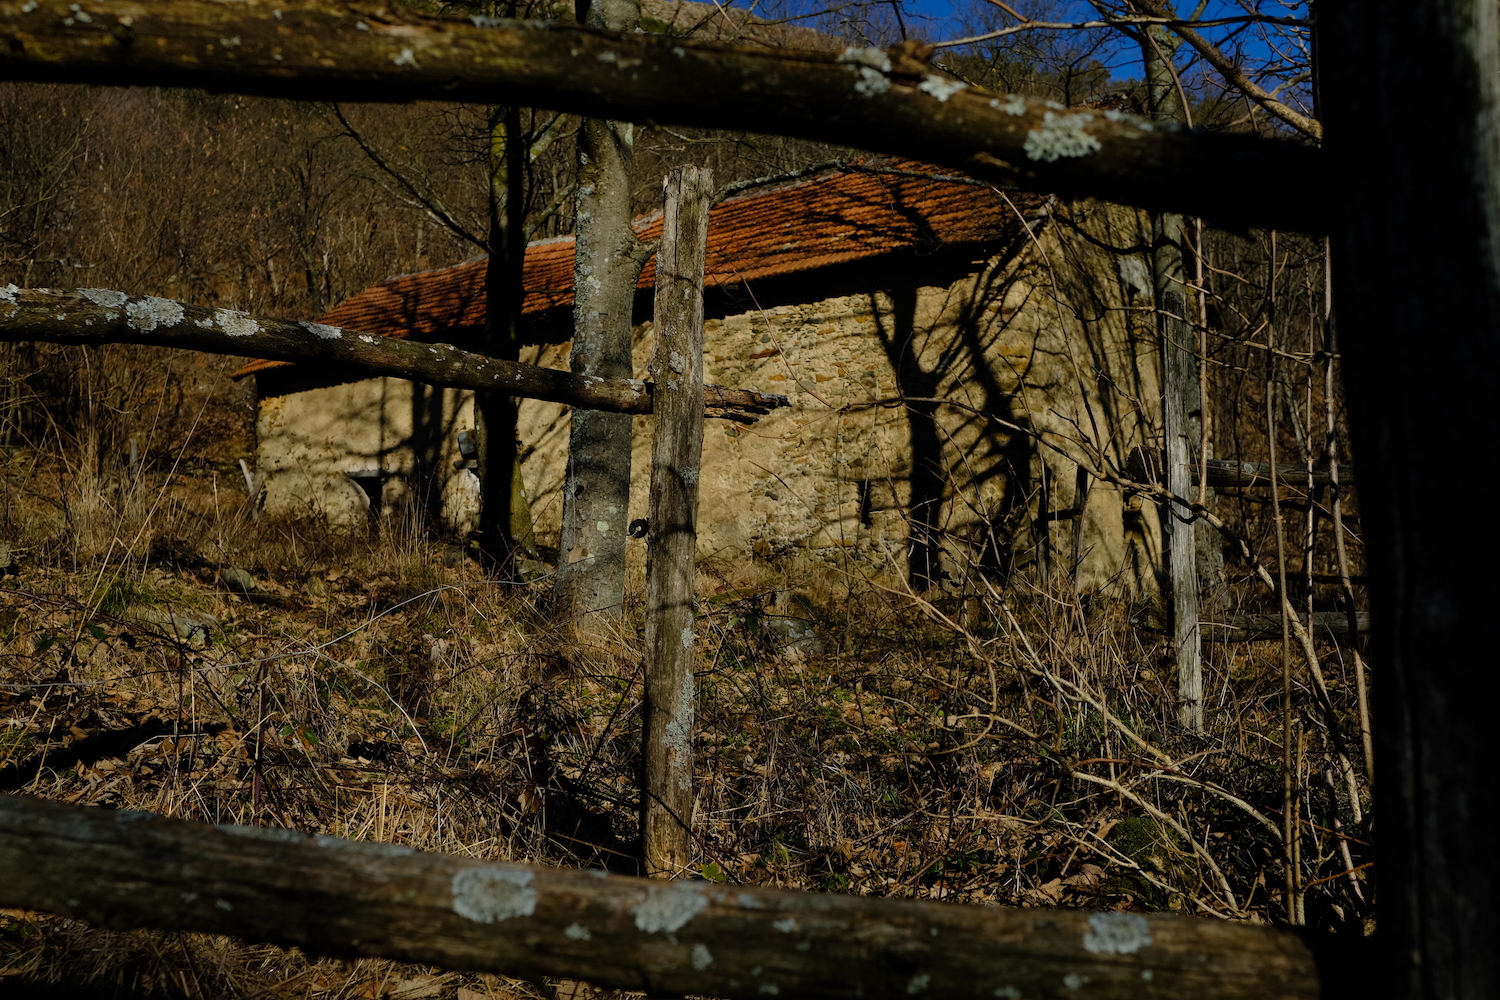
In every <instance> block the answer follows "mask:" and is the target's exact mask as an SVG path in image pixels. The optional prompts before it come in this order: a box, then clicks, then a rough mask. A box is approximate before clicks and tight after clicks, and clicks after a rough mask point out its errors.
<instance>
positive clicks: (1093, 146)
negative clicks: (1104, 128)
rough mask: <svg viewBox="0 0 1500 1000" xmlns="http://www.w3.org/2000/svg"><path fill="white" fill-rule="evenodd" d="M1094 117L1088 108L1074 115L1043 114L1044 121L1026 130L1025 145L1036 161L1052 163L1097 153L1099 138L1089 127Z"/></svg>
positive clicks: (1028, 154)
mask: <svg viewBox="0 0 1500 1000" xmlns="http://www.w3.org/2000/svg"><path fill="white" fill-rule="evenodd" d="M1093 120H1094V116H1093V115H1092V114H1089V113H1088V112H1086V111H1080V112H1078V113H1076V114H1071V115H1059V114H1054V113H1053V112H1051V111H1048V112H1047V113H1046V114H1045V115H1043V116H1042V124H1041V125H1040V126H1038V127H1037V128H1034V129H1032V130H1031V131H1030V132H1027V133H1026V142H1025V144H1024V145H1023V146H1022V147H1021V148H1022V149H1023V150H1025V152H1026V155H1027V156H1029V157H1031V158H1032V159H1033V160H1041V161H1043V162H1046V163H1052V162H1055V161H1057V160H1060V159H1062V158H1063V157H1069V158H1076V157H1079V156H1087V155H1088V154H1090V153H1097V152H1098V151H1099V149H1100V148H1101V147H1100V146H1099V140H1098V139H1095V138H1094V137H1093V136H1091V135H1089V134H1088V132H1087V131H1085V128H1086V127H1087V126H1088V125H1089V123H1090V122H1092V121H1093Z"/></svg>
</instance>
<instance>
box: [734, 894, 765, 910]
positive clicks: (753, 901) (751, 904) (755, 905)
mask: <svg viewBox="0 0 1500 1000" xmlns="http://www.w3.org/2000/svg"><path fill="white" fill-rule="evenodd" d="M736 902H738V903H739V904H740V905H741V906H743V907H744V908H745V909H747V910H763V909H765V907H766V904H765V903H762V902H761V901H760V900H759V899H757V898H756V897H754V896H752V895H750V894H749V893H748V892H742V893H740V894H739V896H738V897H737V898H736Z"/></svg>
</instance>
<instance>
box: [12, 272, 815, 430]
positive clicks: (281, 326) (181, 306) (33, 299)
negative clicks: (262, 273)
mask: <svg viewBox="0 0 1500 1000" xmlns="http://www.w3.org/2000/svg"><path fill="white" fill-rule="evenodd" d="M4 340H15V341H47V342H50V343H55V344H85V345H91V346H95V347H98V346H102V345H105V344H152V345H156V346H159V347H181V348H186V349H188V350H193V351H204V352H207V353H209V354H228V355H233V356H236V357H254V358H266V359H268V360H272V361H318V362H322V363H324V364H333V365H339V366H342V367H344V368H346V369H348V370H350V371H354V372H359V373H360V374H362V375H364V376H366V377H369V376H375V375H392V376H395V377H396V378H406V379H412V380H414V381H417V382H426V383H427V384H429V385H438V386H447V387H450V388H455V389H476V390H485V389H497V388H498V389H503V390H505V391H506V392H507V393H509V394H510V395H512V396H521V397H524V398H527V399H544V400H548V401H550V402H554V403H568V404H570V405H573V406H582V407H587V408H588V409H591V410H608V411H610V412H612V413H650V412H651V409H652V403H651V393H652V386H651V384H650V383H649V382H641V381H638V380H636V379H624V378H616V379H606V378H596V377H593V376H587V375H574V374H572V373H571V372H565V371H560V370H558V369H555V368H539V367H537V366H536V365H528V364H522V363H521V362H518V361H503V360H501V359H498V358H489V357H485V356H484V355H482V354H471V353H469V352H468V351H460V350H459V349H457V348H456V347H451V346H449V345H447V344H419V343H416V342H414V341H409V340H397V339H394V338H391V337H379V336H374V335H371V334H367V333H360V332H359V331H358V330H344V329H341V328H339V327H334V326H325V325H323V324H321V323H294V322H291V321H289V320H282V319H273V318H271V317H268V316H251V315H249V314H247V313H242V312H237V311H235V310H233V309H208V308H204V307H202V306H193V305H188V304H187V303H184V302H177V301H174V300H172V299H161V298H156V297H155V296H151V295H126V294H125V293H124V292H117V291H114V290H112V289H106V288H79V289H55V288H16V287H15V286H14V285H9V286H0V341H4ZM703 388H704V414H705V415H706V416H711V417H727V418H731V419H734V420H739V421H741V422H743V423H750V422H753V421H754V420H755V419H756V418H757V417H758V416H761V415H764V414H766V413H769V412H770V411H771V410H773V409H775V408H777V407H781V406H786V405H787V398H786V397H785V396H778V395H772V394H769V393H763V392H754V391H751V390H747V389H726V388H724V387H722V386H716V385H710V386H704V387H703Z"/></svg>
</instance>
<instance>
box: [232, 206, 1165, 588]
mask: <svg viewBox="0 0 1500 1000" xmlns="http://www.w3.org/2000/svg"><path fill="white" fill-rule="evenodd" d="M1037 228H1038V233H1037V235H1036V236H1035V237H1030V236H1028V237H1024V238H1023V239H1022V240H1020V241H1018V243H1017V245H1016V246H1014V247H1013V248H1011V251H1010V252H1009V253H1007V254H1005V255H1002V256H1001V257H998V258H995V259H993V260H990V261H979V262H976V263H975V265H974V266H973V268H972V270H971V273H969V274H967V275H964V276H963V277H961V278H960V279H959V280H957V281H955V282H953V283H952V284H950V285H946V286H932V285H925V286H924V285H919V284H918V280H917V279H915V278H913V279H908V278H907V277H906V276H905V275H903V274H902V273H900V272H899V270H898V271H896V272H894V273H892V272H878V273H876V272H872V282H878V283H879V285H880V286H881V287H880V290H878V291H877V290H872V291H870V292H868V293H857V294H842V295H836V296H833V297H829V298H826V299H822V300H820V301H815V302H807V303H799V304H778V305H768V306H767V307H766V308H764V309H753V310H751V311H748V312H744V313H740V314H738V315H732V316H728V317H724V318H721V319H711V320H709V321H708V323H707V324H706V330H705V341H706V348H705V359H704V360H705V372H706V377H707V379H708V381H710V382H714V383H717V384H720V385H725V386H731V387H738V388H753V389H760V390H763V391H767V392H779V393H785V394H786V395H787V396H788V397H789V399H790V400H791V404H792V405H791V406H790V407H789V408H787V409H784V410H778V411H776V412H775V413H773V414H772V415H770V416H767V417H763V418H762V419H761V420H760V421H759V422H757V423H755V424H753V425H740V424H735V423H732V422H730V421H724V420H709V421H708V422H707V423H706V424H705V439H704V457H703V468H702V472H701V476H700V483H701V511H700V527H699V553H700V558H701V559H702V560H703V561H704V564H705V567H706V568H707V570H708V571H709V572H710V573H717V574H718V575H720V576H721V577H723V578H724V579H725V580H726V581H727V582H730V583H737V582H740V581H741V578H744V577H746V576H748V575H753V573H755V572H772V573H776V574H784V575H785V576H786V577H787V578H788V579H797V580H804V581H805V580H811V579H813V578H822V579H823V580H824V581H825V582H826V581H827V580H828V579H829V578H831V577H832V578H837V577H856V578H861V577H863V578H871V579H875V580H878V581H879V582H882V583H884V584H887V585H893V586H900V585H903V582H904V581H905V580H906V579H907V578H908V575H909V570H910V568H911V562H912V558H913V552H914V551H915V552H916V553H917V557H918V560H919V565H927V566H930V567H931V571H932V576H934V577H937V578H939V579H941V581H942V582H943V583H944V585H945V586H948V587H959V586H963V585H964V584H965V582H966V581H972V580H974V579H976V573H975V571H976V569H980V568H990V569H994V568H997V567H998V568H1001V569H1008V570H1009V571H1010V572H1021V573H1025V574H1026V575H1028V576H1029V577H1031V578H1032V579H1036V578H1038V577H1041V576H1045V577H1048V578H1050V579H1051V580H1053V581H1056V582H1064V581H1070V582H1072V583H1073V584H1075V585H1076V586H1078V587H1079V588H1080V589H1083V590H1102V591H1106V592H1114V593H1135V592H1139V591H1141V590H1151V589H1154V582H1153V573H1154V572H1155V568H1156V567H1157V565H1158V564H1159V537H1158V534H1159V533H1158V529H1157V526H1156V523H1155V516H1154V513H1153V512H1152V511H1151V510H1150V509H1147V510H1144V511H1142V510H1140V509H1139V503H1138V502H1134V501H1132V500H1130V499H1129V498H1126V497H1124V496H1123V495H1122V494H1121V493H1120V491H1119V490H1118V489H1116V488H1115V487H1113V486H1111V485H1109V484H1107V483H1102V482H1099V481H1097V480H1094V481H1092V484H1091V486H1090V488H1089V490H1088V494H1087V499H1086V502H1085V504H1084V510H1083V516H1082V517H1081V518H1077V517H1063V518H1059V519H1056V520H1040V519H1039V517H1040V515H1041V514H1042V513H1044V511H1053V512H1056V511H1066V510H1068V509H1070V508H1074V507H1075V506H1076V499H1077V498H1076V494H1075V490H1076V484H1077V482H1078V476H1077V474H1076V472H1077V468H1078V462H1079V461H1080V460H1082V461H1084V462H1085V464H1087V465H1089V466H1091V467H1098V468H1113V469H1116V470H1122V469H1123V467H1124V464H1125V460H1126V456H1127V455H1128V454H1129V452H1130V449H1131V448H1132V447H1135V446H1137V445H1150V444H1153V442H1154V443H1155V444H1156V446H1157V447H1159V437H1160V428H1159V417H1158V414H1159V411H1160V402H1159V394H1160V388H1159V379H1158V375H1157V372H1158V370H1159V360H1158V356H1157V347H1156V335H1155V332H1154V321H1153V319H1152V317H1151V313H1150V311H1149V309H1148V308H1147V306H1148V305H1149V301H1150V299H1149V291H1148V290H1146V289H1145V288H1144V287H1142V282H1143V281H1144V280H1145V275H1146V274H1147V273H1148V272H1147V271H1146V270H1145V267H1144V257H1143V256H1141V255H1140V254H1139V253H1138V252H1125V253H1121V252H1117V250H1115V249H1111V248H1119V249H1121V250H1125V251H1129V250H1130V249H1131V248H1135V249H1136V250H1138V249H1139V248H1140V247H1142V246H1143V245H1144V244H1145V242H1146V235H1147V233H1148V232H1149V230H1148V229H1146V227H1145V219H1144V217H1143V216H1141V215H1140V214H1139V213H1136V212H1134V211H1131V210H1126V209H1121V208H1118V207H1113V206H1105V205H1100V204H1098V203H1092V202H1083V203H1078V204H1073V205H1059V206H1055V207H1054V209H1053V217H1052V218H1051V219H1049V221H1048V222H1047V223H1046V225H1044V226H1040V227H1037ZM753 291H754V289H753V288H752V292H753ZM651 340H652V337H651V329H650V324H645V325H644V326H642V327H641V328H640V329H639V330H638V331H637V343H636V374H637V377H645V375H646V370H647V365H648V362H649V358H650V352H651ZM525 360H532V361H535V362H537V363H540V364H544V365H548V366H550V367H566V345H562V346H555V347H548V348H537V349H533V350H532V352H531V355H530V357H528V358H526V359H525ZM401 385H403V383H399V382H397V381H396V380H390V379H379V380H370V381H369V382H363V383H357V384H355V385H350V386H341V387H337V388H335V389H326V390H316V391H313V392H306V393H301V394H298V395H297V396H293V397H287V398H286V399H283V400H268V401H267V402H266V403H265V404H263V409H262V416H261V426H262V437H261V454H262V459H261V462H262V469H263V470H264V471H267V472H268V473H270V475H271V482H272V483H273V484H275V485H273V486H270V487H268V496H267V505H268V506H270V505H271V503H272V501H273V499H274V500H275V502H276V504H277V506H278V508H279V509H285V510H294V509H298V505H299V504H300V505H309V504H311V505H312V506H314V507H317V506H319V505H321V506H322V508H323V509H324V510H325V511H326V513H327V514H328V516H329V517H330V518H331V519H335V520H337V519H340V518H343V519H349V518H351V517H355V516H362V512H361V510H360V508H359V505H358V503H357V499H356V500H351V499H349V498H350V496H351V494H350V490H349V488H346V487H347V485H348V484H347V480H345V483H344V484H339V483H338V482H337V480H338V479H342V478H343V476H342V473H343V472H344V471H347V470H349V469H353V468H355V467H364V466H366V465H368V464H370V462H371V461H372V460H373V458H374V456H376V454H377V452H378V453H379V454H380V455H381V456H383V457H382V458H381V461H382V462H383V463H388V464H389V467H390V468H392V469H393V470H402V471H405V470H409V469H410V468H411V462H410V461H409V460H407V459H403V458H402V457H401V454H402V452H401V447H400V445H399V444H396V443H397V442H399V440H400V438H401V435H403V434H410V427H409V421H408V422H405V423H404V422H403V418H402V416H401V414H403V413H409V412H410V410H411V405H410V398H409V397H410V392H409V390H402V389H401V388H400V386H401ZM403 392H405V395H403ZM446 395H447V397H448V399H449V402H448V403H447V404H445V406H444V410H443V412H444V418H443V419H444V422H445V433H447V438H446V440H447V442H448V444H447V445H446V447H447V448H448V449H449V450H450V451H451V450H452V437H453V434H452V432H454V431H456V430H457V429H459V428H460V427H471V426H472V409H471V407H470V406H469V405H468V403H467V400H466V398H464V394H458V393H451V392H450V393H447V394H446ZM382 414H385V416H384V417H383V418H382V416H381V415H382ZM520 414H521V438H522V442H523V447H524V449H525V451H524V454H525V464H524V475H525V480H526V486H527V491H528V494H529V495H530V496H531V497H532V500H533V512H534V515H535V518H536V524H537V533H538V537H539V539H540V540H541V541H542V543H543V544H544V545H547V544H553V545H555V543H556V540H557V535H558V530H559V527H558V526H559V523H560V519H561V507H562V487H563V472H564V469H565V465H566V451H567V436H568V427H567V410H566V408H565V407H562V406H558V405H555V404H548V403H539V402H535V401H525V402H523V403H522V405H521V409H520ZM346 428H347V430H345V429H346ZM635 430H636V434H635V441H634V455H633V462H634V466H633V467H634V474H633V483H632V496H631V505H630V506H631V509H630V517H631V518H632V519H634V518H638V517H645V516H646V513H647V507H648V504H647V494H646V490H647V478H648V474H649V463H650V454H651V423H650V420H649V418H645V417H638V418H636V420H635ZM393 444H395V447H394V448H393V447H392V445H393ZM340 449H342V451H341V450H340ZM382 449H383V450H382ZM446 454H447V453H446V452H445V455H446ZM452 457H456V454H455V455H453V456H452ZM443 467H444V469H446V470H447V472H449V473H451V471H452V469H451V461H445V463H444V465H443ZM1012 469H1014V470H1015V474H1014V475H1012V474H1011V471H1010V470H1012ZM319 474H322V475H323V478H324V482H325V484H326V485H325V486H324V487H319V486H317V484H316V483H314V479H315V478H316V477H317V476H318V475H319ZM464 475H465V476H467V473H465V474H464ZM299 477H300V478H299ZM450 478H451V477H450ZM449 490H450V492H452V493H454V497H453V498H452V499H455V501H456V502H454V503H453V504H452V505H451V506H450V509H449V511H448V519H449V521H450V522H454V523H461V522H464V521H465V519H466V518H469V517H471V516H472V511H473V498H472V496H468V497H463V496H459V495H458V494H457V492H456V491H453V489H452V486H451V485H450V486H449ZM355 492H356V493H357V489H356V490H355ZM320 498H321V499H320ZM914 519H915V521H916V522H917V523H916V526H915V527H914V525H913V522H914ZM922 537H927V538H928V539H929V543H928V545H927V546H926V548H925V550H924V548H923V546H922V545H920V544H918V545H917V546H916V548H915V549H914V547H913V540H914V538H916V539H918V540H919V541H920V539H921V538H922ZM621 544H624V545H627V547H628V551H629V552H630V553H631V564H632V565H633V566H634V567H636V568H637V569H639V568H640V567H641V566H642V565H643V562H644V543H643V542H639V541H627V540H625V539H622V540H621ZM923 551H926V552H927V553H929V556H928V558H929V559H930V560H932V561H930V562H922V561H921V556H922V552H923ZM997 552H998V553H1000V554H999V555H997ZM992 575H993V574H992ZM798 585H806V584H805V583H799V584H798Z"/></svg>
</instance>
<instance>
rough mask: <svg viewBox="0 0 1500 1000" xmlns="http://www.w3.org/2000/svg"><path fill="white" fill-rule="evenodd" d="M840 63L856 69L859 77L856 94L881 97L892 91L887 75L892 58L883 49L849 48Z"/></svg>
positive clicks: (855, 85)
mask: <svg viewBox="0 0 1500 1000" xmlns="http://www.w3.org/2000/svg"><path fill="white" fill-rule="evenodd" d="M839 62H841V63H846V64H848V65H850V66H852V67H853V68H854V71H855V75H857V76H858V77H859V79H858V80H856V81H855V82H854V92H855V93H856V94H859V95H861V96H862V97H879V96H880V95H881V94H883V93H885V92H886V91H887V90H890V89H891V81H890V80H888V79H887V78H886V74H887V73H889V72H890V71H891V57H890V56H888V55H886V54H885V52H884V50H882V49H862V48H859V47H857V46H853V45H851V46H849V47H848V48H847V49H845V50H844V51H843V52H842V53H841V54H840V55H839Z"/></svg>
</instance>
